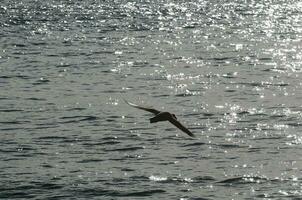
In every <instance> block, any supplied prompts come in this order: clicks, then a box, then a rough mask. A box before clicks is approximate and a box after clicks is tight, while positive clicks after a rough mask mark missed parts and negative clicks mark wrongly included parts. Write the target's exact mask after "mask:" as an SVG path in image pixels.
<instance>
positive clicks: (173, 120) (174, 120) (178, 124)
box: [169, 118, 195, 137]
mask: <svg viewBox="0 0 302 200" xmlns="http://www.w3.org/2000/svg"><path fill="white" fill-rule="evenodd" d="M169 122H171V123H172V124H173V125H174V126H176V127H177V128H179V129H180V130H182V131H183V132H185V133H186V134H188V135H189V136H191V137H195V135H194V134H193V133H192V132H191V131H190V130H189V129H187V128H186V127H184V126H183V125H182V124H181V123H180V122H179V121H177V120H176V119H174V118H173V119H170V120H169Z"/></svg>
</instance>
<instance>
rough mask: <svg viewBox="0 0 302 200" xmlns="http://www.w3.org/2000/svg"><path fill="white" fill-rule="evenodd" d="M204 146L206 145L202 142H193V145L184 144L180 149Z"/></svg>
mask: <svg viewBox="0 0 302 200" xmlns="http://www.w3.org/2000/svg"><path fill="white" fill-rule="evenodd" d="M205 144H206V143H204V142H194V143H191V144H185V145H183V146H182V147H192V146H201V145H205Z"/></svg>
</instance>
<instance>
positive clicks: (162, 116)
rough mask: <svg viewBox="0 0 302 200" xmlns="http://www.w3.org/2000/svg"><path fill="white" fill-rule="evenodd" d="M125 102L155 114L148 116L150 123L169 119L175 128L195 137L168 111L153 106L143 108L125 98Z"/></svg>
mask: <svg viewBox="0 0 302 200" xmlns="http://www.w3.org/2000/svg"><path fill="white" fill-rule="evenodd" d="M125 102H126V103H127V104H128V105H130V106H132V107H134V108H138V109H141V110H145V111H148V112H151V113H153V114H154V115H155V117H152V118H150V123H155V122H160V121H169V122H171V123H172V124H173V125H174V126H176V127H177V128H179V129H180V130H182V131H183V132H185V133H186V134H188V135H189V136H191V137H195V135H194V134H193V133H192V132H191V131H190V130H189V129H187V128H186V127H184V126H183V125H182V124H181V123H180V122H179V121H178V120H177V118H176V116H175V115H174V114H172V113H169V112H162V111H159V110H156V109H153V108H145V107H142V106H139V105H136V104H134V103H130V102H128V101H126V100H125Z"/></svg>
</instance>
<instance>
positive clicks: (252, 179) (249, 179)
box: [216, 176, 268, 184]
mask: <svg viewBox="0 0 302 200" xmlns="http://www.w3.org/2000/svg"><path fill="white" fill-rule="evenodd" d="M264 181H268V179H267V178H265V177H259V176H239V177H232V178H227V179H224V180H221V181H217V182H216V183H223V184H248V183H260V182H264Z"/></svg>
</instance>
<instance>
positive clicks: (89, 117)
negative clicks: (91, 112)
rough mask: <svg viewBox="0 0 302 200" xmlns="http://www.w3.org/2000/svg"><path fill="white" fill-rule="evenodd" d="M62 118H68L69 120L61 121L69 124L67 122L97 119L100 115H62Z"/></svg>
mask: <svg viewBox="0 0 302 200" xmlns="http://www.w3.org/2000/svg"><path fill="white" fill-rule="evenodd" d="M60 119H61V120H67V121H62V122H60V123H63V124H67V123H75V122H81V121H94V120H97V119H98V117H96V116H70V117H61V118H60ZM69 119H70V120H69Z"/></svg>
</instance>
